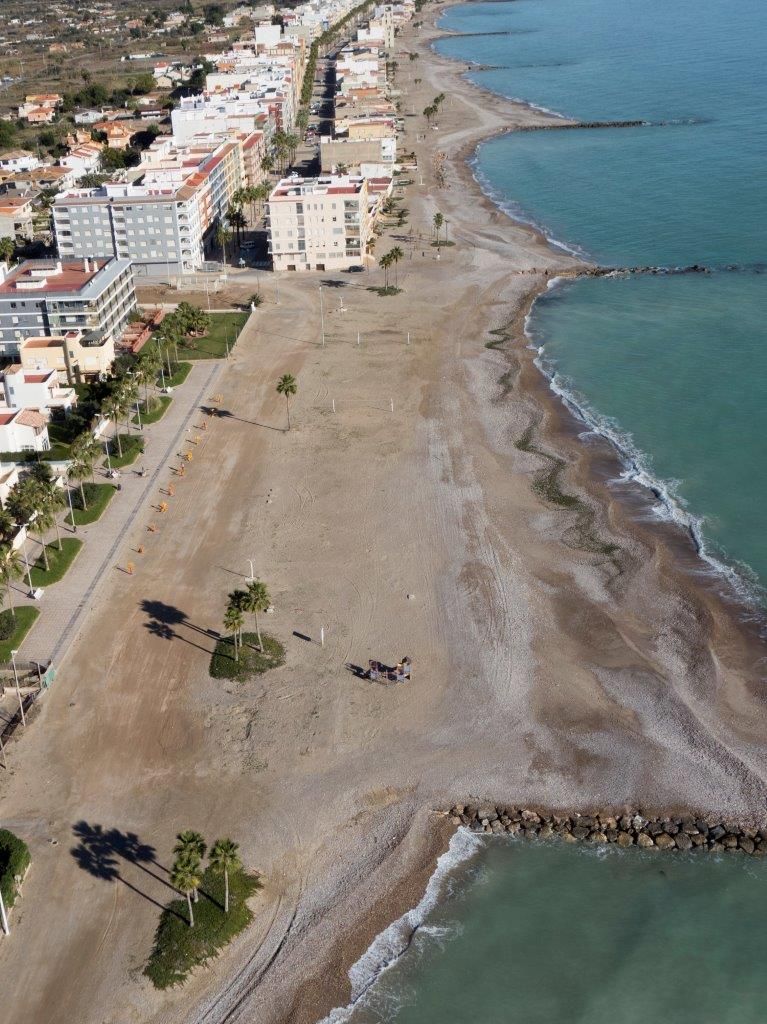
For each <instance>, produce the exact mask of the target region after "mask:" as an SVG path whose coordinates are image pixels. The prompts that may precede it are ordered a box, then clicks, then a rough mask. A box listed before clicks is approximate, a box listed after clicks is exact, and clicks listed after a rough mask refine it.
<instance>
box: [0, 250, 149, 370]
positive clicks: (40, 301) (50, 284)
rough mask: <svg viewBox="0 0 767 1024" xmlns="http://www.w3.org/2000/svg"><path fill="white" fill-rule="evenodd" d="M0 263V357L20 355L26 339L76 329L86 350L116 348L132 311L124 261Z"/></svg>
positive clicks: (133, 298)
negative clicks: (5, 265)
mask: <svg viewBox="0 0 767 1024" xmlns="http://www.w3.org/2000/svg"><path fill="white" fill-rule="evenodd" d="M2 267H3V265H2V264H0V357H5V358H8V357H11V356H14V357H15V356H18V355H19V349H20V347H21V343H22V342H23V341H24V340H25V339H26V338H40V337H60V336H62V335H66V333H67V332H68V331H73V330H79V331H80V332H81V334H82V344H83V345H84V346H94V347H96V348H98V347H100V346H109V345H112V346H114V342H115V341H116V339H117V338H119V336H120V333H121V331H122V328H123V326H124V324H125V323H126V322H127V321H128V319H129V318H130V316H131V314H132V313H133V311H134V310H135V309H136V292H135V288H134V285H133V272H132V270H131V264H130V260H127V259H114V258H112V259H93V260H89V259H79V260H63V259H59V260H26V261H25V262H24V263H21V264H19V265H18V266H17V267H14V268H13V269H12V270H10V271H7V272H6V271H5V270H3V269H2Z"/></svg>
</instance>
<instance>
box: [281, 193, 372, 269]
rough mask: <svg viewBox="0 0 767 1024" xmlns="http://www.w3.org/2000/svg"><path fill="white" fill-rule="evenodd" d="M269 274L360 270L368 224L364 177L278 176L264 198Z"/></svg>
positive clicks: (370, 219) (369, 227) (368, 232)
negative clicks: (268, 193)
mask: <svg viewBox="0 0 767 1024" xmlns="http://www.w3.org/2000/svg"><path fill="white" fill-rule="evenodd" d="M268 225H269V251H270V252H271V255H272V260H273V263H274V269H275V270H343V269H345V268H346V267H351V266H361V265H363V264H364V261H365V251H366V246H367V242H368V239H369V237H370V230H371V225H372V216H371V213H370V210H369V200H368V183H367V181H366V180H365V179H364V178H359V177H352V176H350V175H344V176H327V177H320V178H297V177H296V178H284V179H283V180H282V181H281V182H280V183H279V184H278V185H277V186H276V188H275V189H274V191H273V192H272V194H271V195H270V197H269V204H268Z"/></svg>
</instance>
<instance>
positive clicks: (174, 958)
mask: <svg viewBox="0 0 767 1024" xmlns="http://www.w3.org/2000/svg"><path fill="white" fill-rule="evenodd" d="M261 888H262V885H261V882H260V881H259V879H258V876H255V875H248V874H246V873H245V871H243V870H242V869H240V870H239V871H232V872H230V874H229V913H228V914H225V913H224V909H223V908H224V877H223V875H222V874H218V873H217V872H213V871H212V870H211V869H210V868H207V869H206V871H205V873H204V874H203V876H202V885H201V886H200V899H199V901H198V902H197V903H195V904H194V927H193V928H190V927H189V923H188V922H189V916H188V915H189V910H188V907H187V901H186V898H183V899H178V900H173V902H172V903H169V904H168V906H167V907H166V909H165V910H163V912H162V914H161V915H160V924H159V925H158V928H157V934H156V935H155V943H154V949H153V950H152V953H151V956H150V957H149V962H148V963H147V965H146V967H145V968H144V974H145V975H146V976H147V977H148V978H150V979H151V981H152V984H153V985H154V986H155V988H170V987H171V986H172V985H180V984H181V983H182V982H183V981H184V980H185V979H186V977H187V975H188V974H189V972H190V971H191V970H192V969H193V968H194V967H197V966H198V965H200V964H204V963H207V961H208V960H211V959H212V958H213V957H215V956H216V955H217V954H218V952H219V950H221V949H223V947H224V946H226V945H227V944H228V943H229V942H231V941H232V939H233V938H234V937H235V935H239V933H240V932H241V931H242V930H243V929H244V928H247V926H248V925H249V924H250V922H251V921H252V920H253V911H252V910H251V909H250V908H249V907H248V905H247V902H246V901H247V900H248V898H249V897H250V896H253V895H254V894H255V893H256V892H258V891H259V889H261Z"/></svg>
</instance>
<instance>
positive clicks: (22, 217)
mask: <svg viewBox="0 0 767 1024" xmlns="http://www.w3.org/2000/svg"><path fill="white" fill-rule="evenodd" d="M39 194H40V193H39V192H23V193H21V195H19V194H18V193H14V192H8V193H6V194H5V195H2V196H0V238H14V239H16V238H19V239H29V238H31V237H32V235H33V234H34V227H33V224H32V220H33V217H34V211H35V200H36V199H37V198H38V196H39Z"/></svg>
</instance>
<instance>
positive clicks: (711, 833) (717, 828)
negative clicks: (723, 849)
mask: <svg viewBox="0 0 767 1024" xmlns="http://www.w3.org/2000/svg"><path fill="white" fill-rule="evenodd" d="M726 835H727V829H726V828H724V827H723V826H722V825H714V827H713V828H710V829H709V830H708V838H709V839H713V840H714V842H715V843H718V842H719V840H720V839H722V838H723V837H724V836H726Z"/></svg>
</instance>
